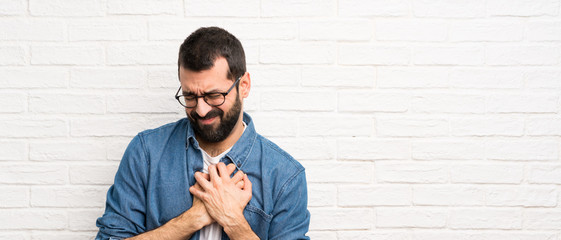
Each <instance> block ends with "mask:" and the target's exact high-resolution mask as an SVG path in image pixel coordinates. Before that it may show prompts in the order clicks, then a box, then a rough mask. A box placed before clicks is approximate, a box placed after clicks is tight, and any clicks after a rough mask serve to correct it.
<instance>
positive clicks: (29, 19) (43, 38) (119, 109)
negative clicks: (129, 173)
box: [0, 0, 561, 240]
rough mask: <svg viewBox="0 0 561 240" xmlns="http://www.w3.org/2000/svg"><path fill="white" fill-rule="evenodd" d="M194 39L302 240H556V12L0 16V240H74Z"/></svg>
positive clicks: (32, 6) (8, 5)
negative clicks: (285, 183)
mask: <svg viewBox="0 0 561 240" xmlns="http://www.w3.org/2000/svg"><path fill="white" fill-rule="evenodd" d="M210 25H217V26H221V27H224V28H226V29H227V30H229V31H231V32H232V33H234V34H235V35H236V36H238V38H240V40H241V41H242V43H243V45H244V47H245V49H246V55H247V62H248V71H249V72H250V73H251V76H252V79H253V88H252V90H253V91H252V92H251V96H250V97H249V98H248V99H247V100H246V102H245V107H246V110H248V111H249V112H250V113H251V114H252V116H253V117H254V119H255V123H256V127H257V129H258V131H259V132H261V133H262V134H263V135H265V136H266V137H269V138H270V139H271V140H273V141H274V142H276V143H278V144H279V145H280V146H282V147H283V148H284V149H285V150H287V151H288V152H290V153H291V154H292V155H293V156H294V157H295V158H297V159H298V160H299V161H301V162H302V164H303V165H304V166H305V167H306V168H307V170H306V171H307V176H308V185H309V186H308V189H309V206H310V207H309V208H310V211H311V213H312V222H311V226H310V229H311V231H310V233H309V235H310V236H311V237H312V238H313V239H326V240H341V239H391V240H457V239H464V240H467V239H469V240H511V239H524V240H558V239H561V203H560V201H561V163H559V161H561V0H376V1H371V0H326V1H324V0H307V1H303V0H294V1H282V0H235V1H204V0H161V1H152V0H126V1H123V0H79V1H76V0H59V1H43V0H0V239H92V238H93V236H94V235H95V232H96V227H95V219H96V218H97V217H98V216H100V215H101V213H102V212H103V208H104V200H105V192H106V191H107V188H108V187H109V186H110V185H111V184H112V182H113V176H114V174H115V171H116V169H117V166H118V164H119V160H120V158H121V156H122V154H123V152H124V150H125V147H126V145H127V144H128V142H129V141H130V140H131V138H132V137H133V136H134V135H135V134H136V133H138V132H139V131H142V130H144V129H148V128H153V127H157V126H159V125H162V124H164V123H167V122H171V121H174V120H176V119H179V118H181V117H183V116H184V113H182V109H181V108H180V107H179V105H178V104H177V103H176V102H175V100H174V99H173V94H174V93H175V90H176V88H177V86H178V82H177V72H176V71H177V69H176V66H175V64H176V61H177V50H178V47H179V45H180V43H181V42H182V40H183V39H184V38H185V37H186V36H187V35H189V33H191V32H192V31H194V30H195V29H197V28H198V27H200V26H210Z"/></svg>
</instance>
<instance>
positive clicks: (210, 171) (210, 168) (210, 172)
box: [208, 165, 220, 182]
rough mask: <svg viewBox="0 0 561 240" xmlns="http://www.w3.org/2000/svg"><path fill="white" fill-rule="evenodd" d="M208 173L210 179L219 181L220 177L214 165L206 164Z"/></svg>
mask: <svg viewBox="0 0 561 240" xmlns="http://www.w3.org/2000/svg"><path fill="white" fill-rule="evenodd" d="M208 175H210V181H211V182H215V181H220V177H219V176H218V172H217V171H216V165H210V166H208Z"/></svg>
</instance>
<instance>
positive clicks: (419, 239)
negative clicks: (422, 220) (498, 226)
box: [413, 230, 557, 240]
mask: <svg viewBox="0 0 561 240" xmlns="http://www.w3.org/2000/svg"><path fill="white" fill-rule="evenodd" d="M413 235H414V236H413V238H414V239H416V240H431V239H446V240H454V239H461V240H487V239H493V240H512V239H520V240H555V239H556V238H557V236H556V234H555V233H541V232H537V233H536V232H524V231H518V230H492V231H482V230H453V231H450V230H448V231H442V230H440V231H434V230H427V231H415V232H414V234H413Z"/></svg>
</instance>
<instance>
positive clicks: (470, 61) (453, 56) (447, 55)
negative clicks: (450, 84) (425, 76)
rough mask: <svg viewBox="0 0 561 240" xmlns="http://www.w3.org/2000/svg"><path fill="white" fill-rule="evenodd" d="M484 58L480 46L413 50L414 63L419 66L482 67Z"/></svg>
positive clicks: (416, 48)
mask: <svg viewBox="0 0 561 240" xmlns="http://www.w3.org/2000/svg"><path fill="white" fill-rule="evenodd" d="M484 56H485V55H484V51H483V48H481V47H478V46H465V47H464V46H458V47H444V46H442V47H415V48H413V63H414V64H418V65H482V64H483V59H484Z"/></svg>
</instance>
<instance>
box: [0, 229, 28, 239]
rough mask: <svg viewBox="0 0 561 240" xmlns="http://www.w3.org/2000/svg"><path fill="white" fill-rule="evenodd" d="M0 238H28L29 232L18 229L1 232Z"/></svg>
mask: <svg viewBox="0 0 561 240" xmlns="http://www.w3.org/2000/svg"><path fill="white" fill-rule="evenodd" d="M0 239H10V240H29V239H30V238H29V233H27V232H23V231H19V232H1V233H0Z"/></svg>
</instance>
